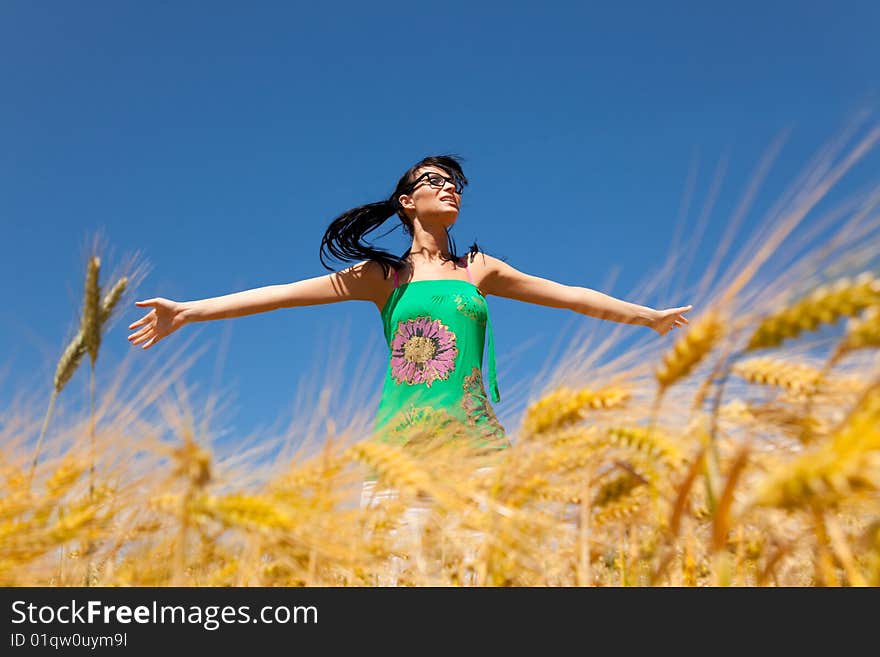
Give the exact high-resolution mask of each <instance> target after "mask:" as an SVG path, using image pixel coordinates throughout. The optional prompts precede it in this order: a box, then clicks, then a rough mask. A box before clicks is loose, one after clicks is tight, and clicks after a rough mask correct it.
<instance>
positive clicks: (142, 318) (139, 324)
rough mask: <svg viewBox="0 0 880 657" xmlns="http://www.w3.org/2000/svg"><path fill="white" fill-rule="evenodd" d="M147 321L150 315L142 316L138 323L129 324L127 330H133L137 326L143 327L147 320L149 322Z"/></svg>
mask: <svg viewBox="0 0 880 657" xmlns="http://www.w3.org/2000/svg"><path fill="white" fill-rule="evenodd" d="M149 319H150V315H144V316H143V317H141V318H140V319H139V320H138V321H136V322H132V323H131V324H129V325H128V328H130V329H133V328H137V327H138V326H143V325H144V324H146V323H147V320H149Z"/></svg>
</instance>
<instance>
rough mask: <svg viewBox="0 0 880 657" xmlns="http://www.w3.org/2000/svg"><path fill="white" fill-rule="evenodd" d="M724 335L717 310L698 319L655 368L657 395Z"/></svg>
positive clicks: (688, 369)
mask: <svg viewBox="0 0 880 657" xmlns="http://www.w3.org/2000/svg"><path fill="white" fill-rule="evenodd" d="M723 335H724V322H723V321H722V319H721V316H720V315H719V314H718V313H717V312H709V313H707V314H706V315H704V316H703V317H701V318H700V319H699V320H697V321H696V322H694V324H693V326H692V327H691V329H690V330H689V331H687V332H686V333H685V334H684V335H683V336H681V337H680V338H679V339H678V341H677V342H676V343H675V346H674V347H673V348H672V351H670V352H668V353H667V354H665V355H664V356H663V362H662V364H661V365H660V366H659V367H658V368H657V370H656V373H655V375H656V377H657V382H658V383H659V384H660V390H659V392H658V396H659V395H661V394H662V393H663V391H664V390H665V389H666V388H668V387H669V386H671V385H672V384H673V383H675V382H676V381H678V380H680V379H683V378H684V377H686V376H687V375H688V374H690V372H691V371H692V370H693V369H694V368H695V367H696V366H697V365H698V364H699V363H700V361H702V360H703V358H704V357H705V356H706V354H708V353H709V352H710V351H711V350H712V348H713V347H714V346H715V345H716V344H717V343H718V341H719V340H720V339H721V337H722V336H723Z"/></svg>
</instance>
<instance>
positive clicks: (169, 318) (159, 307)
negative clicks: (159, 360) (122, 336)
mask: <svg viewBox="0 0 880 657" xmlns="http://www.w3.org/2000/svg"><path fill="white" fill-rule="evenodd" d="M134 305H136V306H141V307H149V308H151V310H150V312H148V313H147V314H146V315H144V316H143V317H142V318H141V319H139V320H138V321H136V322H134V323H133V324H131V325H130V326H129V327H128V328H130V329H136V328H137V327H139V326H143V328H142V329H141V330H140V331H138V332H137V333H132V334H131V335H129V336H128V340H129V342H131V344H132V345H136V344H141V343H142V342H145V343H146V344H144V346H143V347H142V348H143V349H149V348H150V347H152V346H153V345H154V344H156V343H157V342H158V341H159V340H161V339H162V338H164V337H166V336H168V335H171V334H172V333H174V332H175V331H176V330H177V329H179V328H180V327H181V326H183V325H184V324H186V321H187V320H186V317H185V314H184V310H185V309H186V307H185V305H184V304H182V303H178V302H177V301H171V299H162V298H161V297H158V298H156V299H147V300H146V301H135V302H134Z"/></svg>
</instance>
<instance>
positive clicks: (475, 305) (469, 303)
mask: <svg viewBox="0 0 880 657" xmlns="http://www.w3.org/2000/svg"><path fill="white" fill-rule="evenodd" d="M452 299H453V301H455V305H456V308H457V309H458V311H459V312H460V313H462V314H463V315H466V316H467V317H470V318H471V319H474V320H476V321H477V323H479V324H480V326H486V307H485V303H486V302H485V301H483V298H482V297H481V296H479V295H476V294H456V295H455V296H454V297H452Z"/></svg>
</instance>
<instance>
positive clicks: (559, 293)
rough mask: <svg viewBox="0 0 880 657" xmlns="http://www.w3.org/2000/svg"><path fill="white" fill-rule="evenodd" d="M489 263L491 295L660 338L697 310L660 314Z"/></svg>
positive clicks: (494, 261)
mask: <svg viewBox="0 0 880 657" xmlns="http://www.w3.org/2000/svg"><path fill="white" fill-rule="evenodd" d="M486 262H487V266H488V271H487V273H486V278H485V281H484V282H483V288H484V289H485V291H486V293H487V294H494V295H496V296H499V297H506V298H508V299H516V300H517V301H525V302H528V303H535V304H539V305H542V306H550V307H552V308H568V309H569V310H573V311H575V312H577V313H580V314H582V315H589V316H590V317H596V318H598V319H607V320H611V321H613V322H620V323H622V324H638V325H640V326H648V327H650V328H652V329H654V330H655V331H657V332H658V333H659V334H660V335H664V334H665V333H666V332H667V331H669V330H670V329H672V328H674V327H676V326H683V325H684V324H687V323H688V320H687V318H686V317H684V313H686V312H688V311H689V310H690V309H691V308H692V307H693V306H681V307H678V308H667V309H664V310H656V309H654V308H649V307H648V306H640V305H638V304H635V303H630V302H628V301H623V300H622V299H617V298H615V297H612V296H609V295H607V294H603V293H602V292H597V291H596V290H591V289H589V288H586V287H577V286H573V285H563V284H562V283H557V282H555V281H551V280H548V279H546V278H539V277H538V276H530V275H529V274H524V273H523V272H521V271H519V270H517V269H515V268H513V267H511V266H510V265H508V264H507V263H506V262H503V261H501V260H498V259H497V258H493V257H491V256H486Z"/></svg>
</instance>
